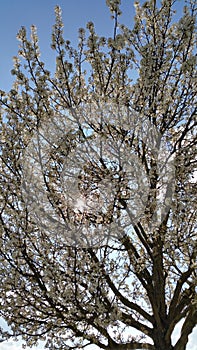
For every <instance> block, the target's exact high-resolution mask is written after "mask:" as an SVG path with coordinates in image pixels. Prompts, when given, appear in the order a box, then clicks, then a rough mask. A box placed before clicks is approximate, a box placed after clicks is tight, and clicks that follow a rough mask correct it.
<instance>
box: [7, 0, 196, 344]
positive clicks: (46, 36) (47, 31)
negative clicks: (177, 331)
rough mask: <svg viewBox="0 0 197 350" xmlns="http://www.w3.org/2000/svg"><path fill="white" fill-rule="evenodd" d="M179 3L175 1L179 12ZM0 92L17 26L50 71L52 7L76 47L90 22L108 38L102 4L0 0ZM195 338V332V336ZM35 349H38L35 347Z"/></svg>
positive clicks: (129, 13)
mask: <svg viewBox="0 0 197 350" xmlns="http://www.w3.org/2000/svg"><path fill="white" fill-rule="evenodd" d="M133 3H134V1H133V0H122V10H123V15H122V20H121V21H122V22H124V23H125V24H127V25H129V24H130V23H132V20H133V16H134V8H133ZM182 4H183V0H179V2H178V6H177V11H178V12H180V9H181V7H182V6H181V5H182ZM0 5H1V7H0V48H1V55H0V89H2V90H9V89H10V88H11V84H12V79H13V77H12V76H11V74H10V70H11V69H12V67H13V63H12V57H13V56H14V55H16V54H17V50H18V42H17V40H16V34H17V32H18V30H19V29H20V27H21V26H25V27H26V28H27V29H29V28H30V26H31V25H32V24H34V25H36V27H37V29H38V36H39V41H40V48H41V53H42V59H43V61H44V62H47V67H48V68H49V69H53V68H54V55H52V54H51V52H52V51H51V49H50V39H51V28H52V25H53V24H54V17H55V16H54V7H55V5H60V6H61V8H62V11H63V21H64V24H65V29H64V31H65V37H66V38H67V39H69V40H71V41H72V42H73V43H77V31H78V28H79V27H85V25H86V23H87V22H88V21H93V22H94V23H95V26H96V30H97V32H98V33H99V34H100V35H111V34H112V28H113V25H112V21H111V20H110V13H109V10H108V8H107V7H106V5H105V0H1V1H0ZM195 335H197V332H195ZM195 335H192V336H191V338H190V342H189V344H188V347H187V349H189V350H195V349H196V347H195ZM0 349H1V350H21V349H22V346H21V343H16V344H15V343H14V342H5V343H0ZM37 349H40V347H38V348H37Z"/></svg>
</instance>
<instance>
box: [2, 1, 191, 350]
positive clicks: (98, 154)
mask: <svg viewBox="0 0 197 350" xmlns="http://www.w3.org/2000/svg"><path fill="white" fill-rule="evenodd" d="M106 2H107V5H108V7H109V9H110V11H111V14H112V19H113V23H114V32H113V37H110V38H105V37H99V36H98V35H97V34H96V32H95V29H94V24H93V23H88V24H87V33H86V32H85V30H84V29H80V30H79V44H78V48H76V49H75V48H73V47H72V46H71V44H70V42H69V41H66V40H65V39H64V37H63V24H62V20H61V10H60V8H59V7H56V9H55V13H56V22H55V25H54V27H53V32H52V45H51V48H52V49H53V50H55V52H56V70H55V74H54V75H52V74H51V73H50V72H49V71H48V70H47V69H46V68H45V65H44V63H43V62H42V61H41V58H40V53H39V46H38V38H37V34H36V28H35V27H34V26H32V28H31V39H30V40H29V39H28V38H27V36H26V30H25V28H21V30H20V31H19V34H18V39H19V41H20V48H19V54H18V56H17V57H15V58H14V62H15V64H14V69H13V70H12V74H13V75H14V76H15V82H14V84H13V88H12V89H11V90H10V92H9V93H5V92H3V91H1V97H0V101H1V151H0V159H1V163H0V167H1V182H0V184H1V185H0V197H1V204H0V219H1V221H0V225H1V226H0V242H1V243H0V256H1V260H0V273H1V286H0V290H1V293H0V299H1V308H0V310H1V316H2V317H3V318H4V319H5V320H6V321H7V323H8V324H9V326H10V329H11V331H10V334H8V333H6V332H4V331H3V330H2V335H3V336H5V337H6V336H7V337H8V336H9V335H14V336H16V337H17V336H18V335H22V336H23V339H24V340H25V341H26V344H27V345H30V346H31V345H32V344H36V342H37V341H38V340H40V339H41V340H45V341H46V347H47V349H80V348H85V347H86V346H87V348H88V346H89V345H90V346H91V345H93V344H94V345H95V346H96V347H97V348H100V349H112V350H114V349H124V350H126V349H127V350H130V349H152V350H166V349H173V350H184V349H186V344H187V342H188V336H189V334H190V333H191V332H192V330H193V328H194V327H195V322H196V318H197V311H196V291H195V286H196V274H195V267H196V246H195V235H196V227H195V216H196V202H195V195H196V185H195V174H196V173H195V166H196V150H195V146H196V143H197V142H196V134H195V126H196V120H195V117H196V113H197V98H196V96H197V74H196V47H195V44H196V42H197V40H196V39H197V38H196V24H195V16H196V1H192V0H191V1H190V2H189V3H188V4H187V6H185V7H184V9H183V15H182V18H180V19H179V20H178V21H177V22H176V21H175V19H174V17H173V16H174V9H173V6H174V3H175V1H171V0H162V1H160V2H159V1H158V3H157V1H156V0H149V1H146V2H145V3H144V4H143V5H140V4H139V3H137V2H136V3H135V8H136V16H135V22H134V26H133V28H131V29H130V28H127V27H126V26H124V25H122V24H120V15H121V10H120V5H121V4H120V0H107V1H106ZM181 320H183V325H182V328H181V333H180V337H179V339H178V340H177V341H176V344H174V345H172V333H173V330H174V328H175V326H176V325H177V324H178V323H179V321H181ZM89 348H90V349H91V347H89Z"/></svg>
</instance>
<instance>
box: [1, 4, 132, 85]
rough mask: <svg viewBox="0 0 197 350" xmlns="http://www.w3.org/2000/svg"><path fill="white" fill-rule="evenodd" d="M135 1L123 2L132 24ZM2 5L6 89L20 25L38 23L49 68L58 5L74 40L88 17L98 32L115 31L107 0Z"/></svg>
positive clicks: (125, 13) (75, 41)
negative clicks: (52, 32)
mask: <svg viewBox="0 0 197 350" xmlns="http://www.w3.org/2000/svg"><path fill="white" fill-rule="evenodd" d="M129 4H130V6H128V5H129ZM132 4H133V0H123V2H122V5H123V6H122V7H123V10H124V15H123V16H122V20H123V21H124V23H125V22H126V23H127V24H129V23H131V21H132V19H133V14H134V11H133V6H132ZM0 5H1V11H0V33H1V35H0V48H1V55H0V89H3V90H8V89H10V87H11V81H12V80H11V79H12V77H11V75H10V70H11V69H12V66H13V63H12V57H13V56H14V55H16V54H17V50H18V42H17V39H16V34H17V32H18V30H19V29H20V27H21V26H25V27H26V28H27V29H28V30H29V28H30V26H31V25H32V24H34V25H36V27H37V29H38V36H39V42H40V47H41V53H42V59H43V61H45V62H47V63H48V68H49V69H50V68H51V69H52V68H53V67H54V61H53V59H52V58H51V57H54V55H51V52H52V51H51V49H50V40H51V29H52V25H53V24H54V18H55V16H54V7H55V5H60V6H61V8H62V11H63V20H64V24H65V28H64V30H65V37H66V38H67V39H69V40H71V41H72V42H73V43H77V33H78V28H79V27H85V25H86V23H87V22H88V21H93V22H94V23H95V25H96V30H97V31H98V33H99V34H101V35H104V34H109V35H111V34H112V29H113V27H112V21H111V20H110V12H109V10H108V8H107V6H106V5H105V0H1V1H0ZM128 9H129V10H128Z"/></svg>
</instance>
